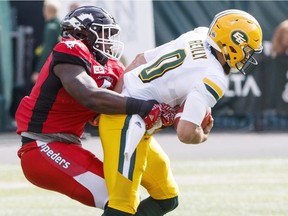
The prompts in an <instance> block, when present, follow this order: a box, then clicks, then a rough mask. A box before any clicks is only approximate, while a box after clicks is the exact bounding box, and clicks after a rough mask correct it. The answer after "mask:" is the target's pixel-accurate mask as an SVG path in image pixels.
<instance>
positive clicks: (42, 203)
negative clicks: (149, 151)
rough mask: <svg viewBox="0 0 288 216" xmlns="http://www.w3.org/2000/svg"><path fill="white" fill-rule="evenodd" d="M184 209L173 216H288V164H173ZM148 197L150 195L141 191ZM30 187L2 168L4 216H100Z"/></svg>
mask: <svg viewBox="0 0 288 216" xmlns="http://www.w3.org/2000/svg"><path fill="white" fill-rule="evenodd" d="M172 168H173V170H174V174H175V177H176V180H177V182H178V183H179V187H180V191H181V192H180V205H179V207H178V208H177V209H176V210H175V211H174V212H172V213H170V214H168V215H171V216H287V215H288V159H286V158H283V159H280V158H275V159H273V158H271V159H267V158H266V159H237V160H233V159H227V160H224V159H221V160H220V159H217V160H212V159H211V160H208V159H207V160H190V161H179V160H177V161H172ZM142 193H143V196H144V197H145V195H146V194H145V191H142ZM101 212H102V211H101V210H98V209H94V208H91V207H86V206H83V205H82V204H79V203H77V202H76V201H73V200H71V199H70V198H67V197H65V196H63V195H60V194H58V193H55V192H51V191H47V190H43V189H39V188H37V187H35V186H33V185H31V184H30V183H29V182H27V181H26V180H25V178H24V176H23V174H22V172H21V170H20V167H19V166H17V165H0V216H39V215H41V216H62V215H66V216H74V215H75V216H76V215H77V216H82V215H83V216H84V215H85V216H90V215H91V216H92V215H93V216H97V215H101Z"/></svg>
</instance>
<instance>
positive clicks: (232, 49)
mask: <svg viewBox="0 0 288 216" xmlns="http://www.w3.org/2000/svg"><path fill="white" fill-rule="evenodd" d="M229 48H230V51H231V52H232V53H237V51H236V50H235V49H234V47H232V46H229Z"/></svg>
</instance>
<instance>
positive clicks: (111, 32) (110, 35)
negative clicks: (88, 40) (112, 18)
mask: <svg viewBox="0 0 288 216" xmlns="http://www.w3.org/2000/svg"><path fill="white" fill-rule="evenodd" d="M90 31H91V32H93V33H94V34H95V35H96V40H95V42H94V44H93V49H94V50H96V51H98V52H101V53H102V54H103V55H105V56H106V57H109V58H114V59H120V57H121V56H122V54H123V49H124V44H123V42H121V41H120V27H119V26H118V25H101V24H95V23H93V24H92V25H91V27H90Z"/></svg>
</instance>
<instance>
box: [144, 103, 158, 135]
mask: <svg viewBox="0 0 288 216" xmlns="http://www.w3.org/2000/svg"><path fill="white" fill-rule="evenodd" d="M160 115H161V106H160V104H154V106H153V107H152V109H151V111H150V112H149V114H148V115H147V116H146V117H145V118H144V122H145V124H146V130H149V129H151V128H152V127H153V126H154V124H155V123H156V121H157V120H158V119H160Z"/></svg>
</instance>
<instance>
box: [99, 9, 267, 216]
mask: <svg viewBox="0 0 288 216" xmlns="http://www.w3.org/2000/svg"><path fill="white" fill-rule="evenodd" d="M261 51H262V30H261V27H260V25H259V23H258V22H257V20H256V19H255V18H254V17H253V16H251V15H250V14H248V13H246V12H244V11H241V10H234V9H232V10H225V11H223V12H221V13H219V14H217V15H216V16H215V17H214V20H213V21H212V23H211V25H210V27H209V28H207V27H198V28H196V29H194V30H193V31H189V32H187V33H185V34H183V35H181V36H180V37H178V38H177V39H175V40H173V41H171V42H169V43H166V44H164V45H162V46H159V47H156V48H155V49H152V50H148V51H146V52H144V53H142V54H139V55H138V56H137V57H136V59H135V60H134V61H133V62H132V64H131V65H130V66H128V68H127V69H126V71H129V72H126V73H125V74H124V77H123V79H122V81H121V83H122V84H123V83H124V85H123V88H122V86H121V83H120V82H118V84H119V86H117V88H118V89H122V94H123V95H125V96H131V97H135V98H139V99H143V100H147V99H156V100H157V101H158V102H160V103H162V102H163V103H167V104H169V105H170V106H171V107H177V106H179V105H181V104H182V103H184V101H185V105H184V110H183V114H182V116H181V118H180V121H179V123H178V126H177V135H178V138H179V140H180V141H182V142H183V143H187V144H198V143H202V142H204V141H205V140H206V139H207V138H208V135H209V133H210V130H211V128H212V126H213V119H211V121H210V123H208V125H206V126H205V127H204V128H202V127H201V122H202V120H203V118H204V116H205V114H206V110H207V109H208V108H209V107H213V106H214V105H215V104H216V103H217V101H219V100H220V99H221V98H222V97H223V95H224V93H225V90H226V89H227V86H228V75H229V74H230V73H232V72H241V73H243V74H245V73H246V72H249V71H250V70H251V69H252V68H253V66H255V65H257V61H256V60H255V59H254V57H253V55H254V54H255V53H259V52H261ZM118 84H117V85H118ZM131 119H132V118H131V116H129V115H117V116H116V115H114V116H112V115H105V114H102V115H101V117H100V125H99V132H100V137H101V141H102V145H103V149H104V175H105V178H106V184H107V187H108V194H109V203H108V208H106V209H105V211H104V214H103V216H112V215H115V216H116V215H117V216H128V215H137V216H144V215H145V216H161V215H164V214H166V213H167V212H169V211H172V210H173V209H174V208H175V207H176V206H177V205H178V199H177V196H178V189H177V184H176V183H175V181H174V179H173V176H172V172H171V169H170V166H169V159H168V157H167V156H166V155H165V154H164V152H163V150H162V149H161V148H160V147H159V145H158V144H157V142H156V141H155V139H154V138H153V136H151V135H149V133H146V134H145V135H144V136H143V137H142V140H141V141H140V143H139V144H138V146H136V149H135V151H132V154H131V157H128V158H127V157H125V153H126V151H125V149H126V147H127V145H131V144H130V143H129V142H127V141H126V140H128V138H129V137H127V134H128V132H129V124H130V122H131ZM112 122H113V123H112ZM109 123H110V124H109ZM135 125H136V124H135ZM134 127H136V126H134ZM136 135H137V134H134V136H136ZM140 184H142V185H143V186H144V187H145V188H146V189H147V191H148V193H149V194H150V197H148V198H147V199H145V200H143V201H141V202H140V201H139V197H138V195H137V191H138V189H139V185H140Z"/></svg>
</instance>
